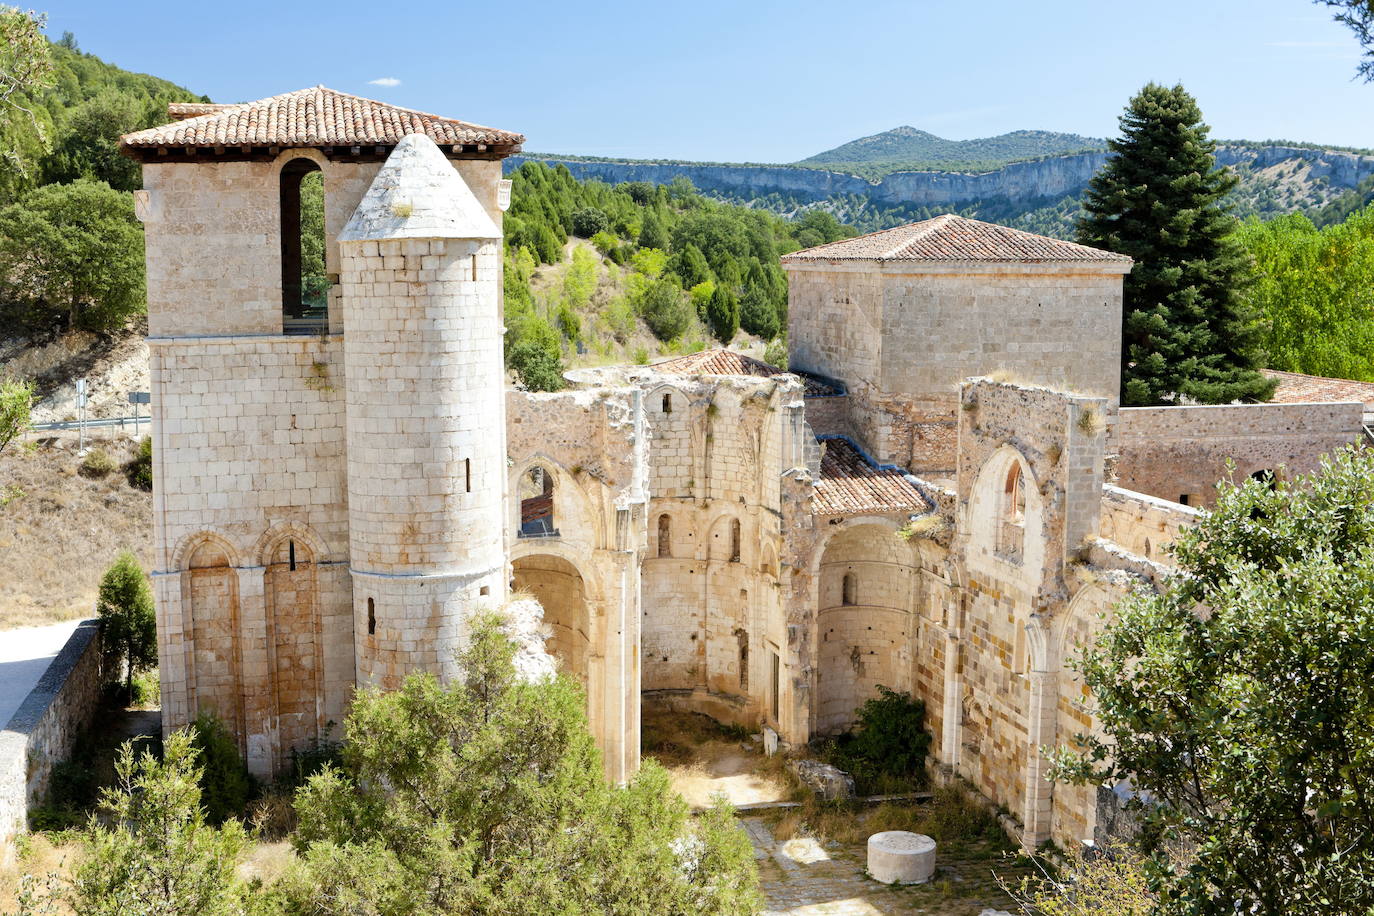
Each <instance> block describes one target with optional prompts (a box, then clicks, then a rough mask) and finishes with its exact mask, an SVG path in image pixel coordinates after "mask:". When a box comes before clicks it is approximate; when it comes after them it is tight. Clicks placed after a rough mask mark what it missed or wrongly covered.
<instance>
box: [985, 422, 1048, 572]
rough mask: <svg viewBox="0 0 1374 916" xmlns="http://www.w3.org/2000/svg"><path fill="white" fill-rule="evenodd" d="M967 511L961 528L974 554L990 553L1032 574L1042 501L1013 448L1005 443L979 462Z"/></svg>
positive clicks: (1041, 548)
mask: <svg viewBox="0 0 1374 916" xmlns="http://www.w3.org/2000/svg"><path fill="white" fill-rule="evenodd" d="M967 512H968V515H967V526H966V530H967V531H968V532H969V539H970V543H971V545H972V546H973V547H974V548H975V551H974V552H975V553H976V554H980V555H988V554H991V555H994V556H996V557H998V558H999V559H1001V560H1003V561H1005V562H1006V563H1010V564H1012V565H1015V566H1020V567H1023V568H1024V569H1026V570H1030V571H1032V572H1031V574H1032V575H1035V572H1034V571H1035V570H1038V569H1040V567H1041V565H1042V564H1043V561H1044V555H1045V543H1044V538H1043V537H1042V536H1041V531H1042V526H1043V520H1044V513H1045V500H1044V497H1043V496H1041V494H1040V482H1039V481H1038V480H1036V477H1035V473H1034V471H1032V469H1031V464H1030V461H1029V460H1028V459H1027V458H1026V456H1025V455H1024V454H1022V453H1021V451H1020V450H1019V449H1017V448H1016V447H1015V446H1013V445H1011V444H1010V443H1005V444H1003V445H1002V446H1000V447H999V448H998V449H997V450H996V451H995V452H993V453H992V455H991V456H990V457H989V458H988V460H987V461H985V462H983V466H982V467H981V468H979V470H978V475H977V477H976V478H975V479H974V483H973V492H972V494H971V495H970V499H969V506H968V510H967Z"/></svg>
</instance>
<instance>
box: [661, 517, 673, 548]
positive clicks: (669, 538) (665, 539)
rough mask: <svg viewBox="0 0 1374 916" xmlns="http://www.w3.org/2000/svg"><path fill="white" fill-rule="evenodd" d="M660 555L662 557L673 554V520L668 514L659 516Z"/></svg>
mask: <svg viewBox="0 0 1374 916" xmlns="http://www.w3.org/2000/svg"><path fill="white" fill-rule="evenodd" d="M658 555H659V556H660V557H671V556H672V555H673V520H672V519H671V518H669V517H668V516H667V515H660V516H659V517H658Z"/></svg>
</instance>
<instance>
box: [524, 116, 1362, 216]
mask: <svg viewBox="0 0 1374 916" xmlns="http://www.w3.org/2000/svg"><path fill="white" fill-rule="evenodd" d="M1080 142H1083V143H1089V144H1091V143H1094V142H1096V143H1099V144H1102V145H1101V146H1100V147H1099V148H1098V149H1090V150H1071V151H1066V152H1060V153H1045V152H1042V151H1043V150H1045V149H1049V148H1051V147H1053V146H1055V145H1058V146H1059V147H1072V146H1073V145H1075V144H1078V143H1080ZM1033 152H1035V153H1039V154H1038V155H1035V156H1030V155H1029V154H1030V153H1033ZM971 153H976V154H977V155H998V156H1001V157H1003V161H1000V163H994V167H990V168H970V169H956V168H953V165H954V163H956V162H958V161H963V160H958V159H955V158H947V159H945V160H944V161H943V162H940V163H931V162H929V161H927V160H920V161H919V162H917V165H918V166H920V167H911V166H910V165H909V164H907V163H903V162H895V161H893V160H890V159H887V158H885V157H888V156H908V155H921V156H927V157H929V156H932V155H947V156H949V157H957V156H967V155H970V154H971ZM1107 155H1108V154H1107V152H1106V149H1105V143H1104V142H1103V141H1095V140H1094V139H1093V138H1091V137H1080V136H1079V135H1076V134H1056V133H1052V132H1049V131H1015V132H1013V133H1010V134H1004V135H1002V136H1001V137H994V138H988V139H987V140H967V141H950V140H943V139H942V138H939V137H936V136H935V135H934V134H930V133H927V132H925V131H920V130H917V129H916V128H897V129H896V130H892V131H886V132H884V133H883V134H875V135H873V136H872V137H864V138H861V139H859V140H855V141H853V142H851V143H847V144H843V145H841V146H838V147H836V148H835V149H833V150H827V151H826V152H823V153H818V154H816V155H815V156H812V157H810V158H809V159H806V160H802V162H800V163H792V164H779V165H767V164H728V163H704V162H674V161H671V160H655V161H643V160H630V159H603V158H595V159H594V158H583V157H576V156H550V155H540V154H536V153H528V154H524V155H521V156H515V157H511V158H510V159H507V160H506V168H507V169H508V170H509V169H514V168H516V167H518V166H519V165H520V163H521V162H523V161H525V160H526V159H531V160H538V161H541V162H547V163H549V164H550V165H559V164H562V165H564V166H566V167H567V168H568V170H569V171H570V172H572V174H573V175H574V176H575V177H577V178H581V179H589V178H595V179H599V180H601V181H605V182H607V183H608V184H619V183H621V182H626V181H646V182H651V183H654V184H668V183H670V182H672V181H673V180H674V179H675V178H677V177H679V176H681V177H684V178H686V179H687V180H689V181H691V182H692V184H693V185H695V186H696V188H697V189H698V190H700V191H702V192H703V193H706V194H708V195H710V196H713V197H717V198H720V199H723V200H728V201H731V202H733V203H742V204H746V205H749V206H754V207H759V208H763V209H767V210H770V211H772V212H775V213H780V214H783V215H786V216H795V215H797V214H799V213H801V212H804V211H806V210H808V209H813V208H821V209H825V210H827V211H829V212H831V213H833V214H834V215H835V216H836V217H838V218H839V219H841V220H842V221H845V222H848V223H851V224H853V225H854V226H856V227H857V228H859V229H861V230H863V231H871V230H874V229H882V228H886V227H888V226H894V225H899V224H901V223H903V222H908V221H910V220H914V219H923V218H926V217H929V216H933V215H936V214H938V213H947V212H957V213H960V214H962V215H964V216H972V217H977V218H981V219H987V220H991V221H995V222H1001V223H1005V224H1007V225H1011V226H1015V227H1017V228H1022V229H1027V230H1029V231H1032V232H1040V233H1044V234H1047V235H1056V236H1060V237H1070V236H1071V235H1072V231H1073V221H1074V219H1075V217H1076V215H1077V213H1078V207H1079V200H1080V198H1081V196H1082V194H1083V191H1084V189H1085V188H1086V187H1087V184H1088V182H1089V180H1091V178H1092V176H1093V174H1094V173H1096V172H1097V170H1098V169H1099V168H1101V167H1102V164H1103V163H1104V162H1105V161H1106V160H1107ZM854 156H859V157H861V158H860V159H853V158H849V159H845V158H844V157H854ZM1007 157H1022V158H1015V159H1014V160H1010V161H1008V160H1007ZM820 160H826V161H820ZM1217 161H1218V162H1219V163H1220V164H1221V165H1224V166H1229V167H1231V168H1232V169H1234V170H1235V172H1236V174H1237V175H1238V176H1239V178H1240V183H1239V186H1238V187H1237V189H1236V190H1235V191H1234V192H1233V193H1232V198H1231V203H1232V205H1233V207H1234V208H1235V210H1236V212H1237V213H1238V214H1239V215H1241V216H1250V215H1255V216H1260V217H1269V216H1275V215H1278V214H1282V213H1289V212H1294V211H1301V212H1306V213H1310V214H1316V213H1318V212H1320V211H1321V210H1322V208H1323V207H1326V206H1327V205H1329V204H1331V203H1332V202H1333V201H1336V200H1337V199H1338V198H1339V199H1342V200H1348V199H1349V198H1345V197H1343V195H1345V194H1346V192H1348V191H1350V190H1352V189H1354V188H1356V187H1357V186H1359V185H1360V183H1361V182H1362V181H1364V180H1366V179H1368V178H1370V177H1371V176H1374V154H1370V153H1367V152H1363V151H1358V150H1349V149H1341V148H1331V147H1322V146H1317V145H1314V144H1297V143H1295V144H1285V145H1268V144H1248V143H1223V144H1222V145H1220V146H1219V147H1218V150H1217ZM983 164H986V163H983Z"/></svg>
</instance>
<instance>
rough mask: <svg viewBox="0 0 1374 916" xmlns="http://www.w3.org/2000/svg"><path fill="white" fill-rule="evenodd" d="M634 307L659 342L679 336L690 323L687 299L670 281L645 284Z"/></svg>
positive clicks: (689, 306)
mask: <svg viewBox="0 0 1374 916" xmlns="http://www.w3.org/2000/svg"><path fill="white" fill-rule="evenodd" d="M635 306H636V308H637V309H638V310H639V316H640V317H641V318H643V319H644V323H645V324H647V325H648V326H649V330H650V331H653V332H654V336H655V337H657V338H658V339H659V340H665V341H666V340H672V339H673V338H675V337H678V336H681V334H682V332H683V331H685V330H687V326H688V325H689V324H691V322H692V307H691V305H690V304H688V302H687V297H686V296H685V295H683V292H682V290H681V289H679V288H678V287H677V284H675V283H673V282H672V281H670V280H654V281H653V282H651V283H649V284H647V285H646V286H645V287H644V292H643V293H642V294H641V295H640V296H639V299H638V301H637V302H636V303H635Z"/></svg>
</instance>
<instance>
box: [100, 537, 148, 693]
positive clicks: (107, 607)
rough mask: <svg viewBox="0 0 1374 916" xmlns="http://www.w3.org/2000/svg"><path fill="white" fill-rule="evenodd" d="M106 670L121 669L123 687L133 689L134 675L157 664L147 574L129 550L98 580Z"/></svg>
mask: <svg viewBox="0 0 1374 916" xmlns="http://www.w3.org/2000/svg"><path fill="white" fill-rule="evenodd" d="M96 613H97V614H98V615H99V617H100V642H101V646H102V647H103V649H104V653H105V671H106V673H107V674H113V673H114V672H116V671H120V670H122V671H123V674H124V691H125V695H126V696H128V695H130V694H131V693H132V691H133V681H134V675H135V674H137V673H138V672H140V671H147V670H149V669H151V668H152V667H153V666H155V665H156V664H157V615H156V613H155V612H154V610H153V593H152V589H150V588H149V587H148V577H147V576H145V575H144V574H143V569H142V567H140V566H139V565H138V560H137V559H136V558H135V557H134V555H133V554H132V553H130V552H129V551H127V550H126V551H123V552H122V553H120V555H119V556H118V557H116V558H115V561H114V563H112V564H111V565H110V568H109V569H107V570H106V571H105V575H104V576H103V577H102V578H101V580H100V593H99V597H98V598H97V600H96Z"/></svg>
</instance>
